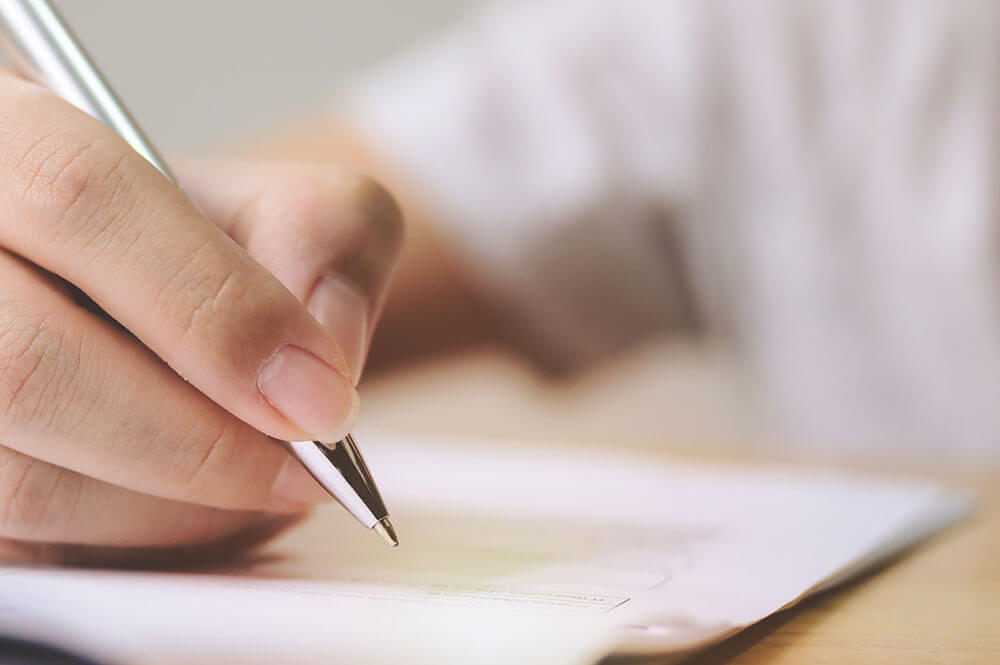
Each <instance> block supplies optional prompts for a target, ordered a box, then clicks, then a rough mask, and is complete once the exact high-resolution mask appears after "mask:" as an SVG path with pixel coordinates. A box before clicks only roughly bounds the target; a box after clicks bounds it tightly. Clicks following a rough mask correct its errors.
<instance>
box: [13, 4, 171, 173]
mask: <svg viewBox="0 0 1000 665" xmlns="http://www.w3.org/2000/svg"><path fill="white" fill-rule="evenodd" d="M0 28H2V29H0V44H2V46H3V49H4V51H6V53H7V54H8V55H9V56H10V58H11V60H12V61H13V63H14V66H15V67H17V69H18V71H20V72H21V73H22V74H24V76H26V77H27V78H30V79H31V80H33V81H35V82H36V83H40V84H41V85H44V86H45V87H46V88H48V89H49V90H51V91H52V92H54V93H56V94H57V95H59V96H60V97H62V98H63V99H65V100H66V101H68V102H69V103H70V104H73V105H74V106H76V107H77V108H78V109H80V110H81V111H84V112H85V113H87V114H88V115H91V116H93V117H95V118H97V119H98V120H100V121H101V122H103V123H104V124H105V125H107V126H108V127H110V128H111V129H113V130H115V132H116V133H117V134H118V135H119V136H121V137H122V138H123V139H125V141H126V142H127V143H128V144H129V145H130V146H132V149H133V150H135V151H136V152H137V153H139V154H140V155H142V156H143V157H145V158H146V159H147V160H148V161H149V163H150V164H152V165H153V166H155V167H156V168H157V169H158V170H159V171H160V173H162V174H163V175H165V176H166V177H167V178H168V179H169V180H170V181H171V182H173V183H174V184H175V185H176V184H177V179H176V178H174V175H173V173H171V172H170V168H169V167H168V166H167V164H166V162H165V161H163V158H162V157H160V155H159V153H157V151H156V149H155V148H153V146H152V144H151V143H150V142H149V139H147V138H146V136H145V134H143V133H142V130H141V129H139V125H138V124H137V123H136V122H135V120H133V119H132V117H131V116H130V115H129V113H128V111H127V110H125V106H124V105H123V104H122V103H121V102H120V101H119V100H118V97H117V96H115V93H114V92H113V91H112V90H111V86H109V85H108V83H107V81H105V80H104V77H103V76H101V73H100V72H99V71H98V70H97V68H96V67H95V66H94V65H93V63H92V61H91V59H90V57H89V56H88V55H87V54H86V53H85V52H84V50H83V48H82V47H81V46H80V42H79V41H78V40H77V39H76V38H75V36H74V35H73V34H72V32H70V29H69V27H68V26H67V25H66V24H65V22H63V21H62V19H61V18H60V17H59V15H58V14H56V12H55V11H54V10H53V9H52V6H51V5H50V4H49V3H48V2H46V1H45V0H0Z"/></svg>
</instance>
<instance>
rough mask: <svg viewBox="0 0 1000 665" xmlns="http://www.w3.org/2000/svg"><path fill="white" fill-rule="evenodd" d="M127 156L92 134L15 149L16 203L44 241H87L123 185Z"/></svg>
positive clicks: (55, 137)
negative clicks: (79, 237)
mask: <svg viewBox="0 0 1000 665" xmlns="http://www.w3.org/2000/svg"><path fill="white" fill-rule="evenodd" d="M126 157H127V153H125V152H124V151H121V150H119V149H117V148H116V146H114V144H112V143H111V142H110V141H108V140H106V139H105V138H104V137H102V136H99V135H96V134H95V133H94V132H88V131H83V130H78V129H75V128H72V129H63V130H57V131H55V132H50V133H48V134H46V135H43V136H42V137H41V138H38V139H36V140H34V141H31V142H28V144H27V145H26V146H24V147H22V148H21V149H20V152H19V153H18V156H17V157H16V161H15V163H14V167H13V170H12V174H11V175H12V178H13V182H14V183H16V191H17V192H18V193H19V195H20V199H19V200H20V201H22V202H23V204H24V205H25V206H26V208H27V212H28V214H29V216H30V217H31V218H32V221H33V223H34V224H35V226H36V228H37V229H38V230H40V231H41V232H42V233H44V234H45V236H46V240H50V241H51V240H55V239H59V238H62V237H64V236H74V235H76V234H78V233H87V234H88V235H93V234H97V233H99V232H100V231H101V230H102V228H100V227H99V226H96V225H95V223H94V222H95V218H96V217H98V215H97V212H98V211H99V210H102V209H105V208H107V207H108V206H109V204H111V203H112V202H113V201H114V200H115V199H116V197H118V195H119V192H120V191H121V189H122V185H123V184H124V183H125V181H126V177H125V171H124V170H123V169H122V168H121V166H122V163H123V162H124V161H125V159H126Z"/></svg>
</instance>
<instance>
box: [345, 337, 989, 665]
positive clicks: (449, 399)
mask: <svg viewBox="0 0 1000 665" xmlns="http://www.w3.org/2000/svg"><path fill="white" fill-rule="evenodd" d="M747 395H748V391H747V390H746V389H745V387H741V385H740V382H739V379H738V377H737V376H736V375H734V374H733V373H732V371H731V368H730V366H729V365H728V364H727V363H725V362H724V361H720V360H719V359H718V358H716V357H714V356H712V355H711V354H706V353H703V352H702V351H700V350H699V349H697V348H680V349H678V348H676V345H672V344H662V345H657V346H654V347H651V348H648V349H644V350H640V351H639V352H637V353H636V354H633V355H632V356H630V357H627V358H624V359H623V360H622V361H620V362H618V363H616V364H615V365H614V366H609V367H605V368H602V369H599V370H597V371H596V372H594V373H591V374H589V375H586V376H583V377H580V378H578V379H575V380H573V381H570V382H563V383H552V382H548V381H546V380H544V379H542V378H540V377H538V376H535V375H533V374H532V373H531V372H530V371H529V370H528V369H526V368H524V367H523V366H521V365H519V364H518V363H516V362H515V361H513V360H512V359H509V358H505V357H503V356H498V355H488V354H487V355H476V356H467V357H464V358H458V359H454V360H451V361H448V362H446V363H444V364H437V365H433V366H427V367H422V368H416V369H413V370H410V371H406V372H403V373H401V374H396V375H394V376H386V377H378V378H376V379H375V380H374V381H372V382H370V383H368V384H366V385H364V386H363V387H362V396H363V399H364V401H365V409H364V415H363V425H364V426H368V427H372V428H378V429H379V430H383V431H390V432H395V433H398V434H400V435H402V436H406V435H411V434H414V433H415V434H420V435H429V436H453V437H454V436H458V437H464V438H467V439H469V441H470V445H473V444H472V443H471V442H474V441H480V440H483V439H484V438H486V439H489V438H510V437H520V438H522V439H523V438H533V439H545V440H547V441H557V442H563V443H565V445H572V446H577V447H587V446H606V445H608V444H609V442H611V443H614V444H616V445H628V446H634V447H640V448H649V447H656V448H658V449H669V450H670V451H671V452H672V453H676V452H677V451H682V452H684V453H686V454H689V455H694V456H699V457H705V456H709V457H719V458H722V459H726V460H728V461H731V460H732V459H733V458H739V459H753V460H755V462H756V461H759V460H760V459H761V457H764V458H765V459H767V458H772V457H773V458H781V459H787V458H788V457H798V458H800V459H801V458H802V455H801V453H797V452H794V451H790V450H784V451H782V450H776V449H774V448H773V447H770V446H762V445H759V444H758V443H755V440H758V439H760V438H762V437H764V436H766V429H765V428H764V427H763V425H762V423H761V422H760V419H759V417H758V416H757V415H756V414H755V411H754V409H753V408H752V407H751V406H750V401H749V400H748V399H747ZM668 442H671V443H670V445H669V446H668ZM998 445H1000V444H998ZM806 457H807V459H808V456H806ZM813 462H814V463H821V464H824V465H829V464H832V463H834V462H833V461H832V460H831V459H829V458H826V459H823V460H816V459H814V460H813ZM852 465H853V466H857V465H858V463H857V461H855V462H853V463H852ZM873 465H874V466H878V465H875V464H873V463H867V464H862V466H865V467H871V466H873ZM930 466H935V467H936V468H933V469H931V468H928V467H930ZM940 468H941V467H940V465H930V464H925V465H924V468H921V466H920V465H916V466H915V467H914V468H911V469H909V470H908V472H907V473H908V474H915V475H920V476H923V477H938V478H942V479H946V480H949V481H952V482H955V483H958V484H962V485H966V486H971V487H975V488H976V489H977V490H978V491H979V492H980V493H981V495H982V502H981V505H980V509H979V511H978V512H977V514H976V515H975V516H974V517H973V518H972V519H970V520H968V521H966V522H964V523H962V524H960V525H958V526H956V527H953V528H952V529H950V530H949V531H946V532H944V533H942V534H940V535H939V536H937V537H935V538H933V539H932V540H931V541H929V542H927V543H925V544H924V545H922V546H921V547H919V548H918V549H916V550H914V551H912V552H909V553H907V554H906V555H905V556H903V557H901V558H900V559H899V560H898V561H896V562H894V563H892V564H891V565H890V566H888V567H887V568H885V569H883V570H880V571H878V572H876V573H874V574H872V575H869V576H867V577H866V578H864V579H861V580H858V581H856V582H854V583H852V584H850V585H848V586H846V587H843V588H840V589H837V590H834V591H831V592H827V593H825V594H822V595H821V596H819V597H816V598H814V599H811V600H809V601H807V602H806V603H804V604H802V605H800V606H799V607H797V608H794V609H792V610H789V611H786V612H783V613H780V614H778V615H775V616H773V617H771V618H769V619H767V620H765V621H763V622H762V623H760V624H758V625H756V626H754V627H752V628H751V629H749V630H747V631H745V632H743V633H741V634H740V635H738V636H736V637H734V638H733V639H731V640H729V641H727V642H725V643H723V644H720V645H718V646H717V647H715V648H713V649H710V650H709V651H707V652H704V653H702V654H700V655H698V656H697V657H695V658H694V659H693V661H692V662H694V663H701V664H708V663H734V664H740V665H747V664H750V663H830V664H836V665H844V664H845V663H846V664H850V663H906V664H907V665H910V664H914V663H993V662H996V663H1000V490H998V488H997V485H998V484H1000V483H998V482H997V475H998V474H997V473H996V470H995V469H993V470H982V469H980V470H978V471H975V472H970V471H969V470H967V469H966V470H964V471H962V470H957V469H948V470H946V471H941V470H940ZM896 471H897V472H898V469H897V470H896Z"/></svg>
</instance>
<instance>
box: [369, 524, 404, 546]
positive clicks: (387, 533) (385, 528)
mask: <svg viewBox="0 0 1000 665" xmlns="http://www.w3.org/2000/svg"><path fill="white" fill-rule="evenodd" d="M372 529H373V530H374V531H375V532H376V533H377V534H378V535H380V536H382V540H384V541H385V542H386V544H387V545H389V547H399V538H397V537H396V530H395V529H394V528H392V522H390V521H389V518H388V517H383V518H382V519H380V520H379V521H378V522H376V523H375V526H373V527H372Z"/></svg>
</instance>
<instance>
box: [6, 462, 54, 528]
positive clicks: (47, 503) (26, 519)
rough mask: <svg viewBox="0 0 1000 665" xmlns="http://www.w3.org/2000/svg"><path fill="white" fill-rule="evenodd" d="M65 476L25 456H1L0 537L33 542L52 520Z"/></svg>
mask: <svg viewBox="0 0 1000 665" xmlns="http://www.w3.org/2000/svg"><path fill="white" fill-rule="evenodd" d="M61 473H62V472H61V471H59V470H58V469H55V468H53V467H50V466H48V465H46V464H44V463H42V462H39V461H37V460H34V459H32V458H30V457H27V456H24V455H19V454H17V453H13V452H11V451H4V452H3V453H2V454H0V535H3V536H4V537H7V538H23V539H29V540H30V539H32V537H33V536H36V535H37V534H38V532H39V530H41V529H43V528H45V527H46V526H47V524H48V523H49V522H51V521H52V510H51V506H52V499H53V495H54V494H55V492H56V489H57V485H58V483H59V477H60V475H61Z"/></svg>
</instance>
